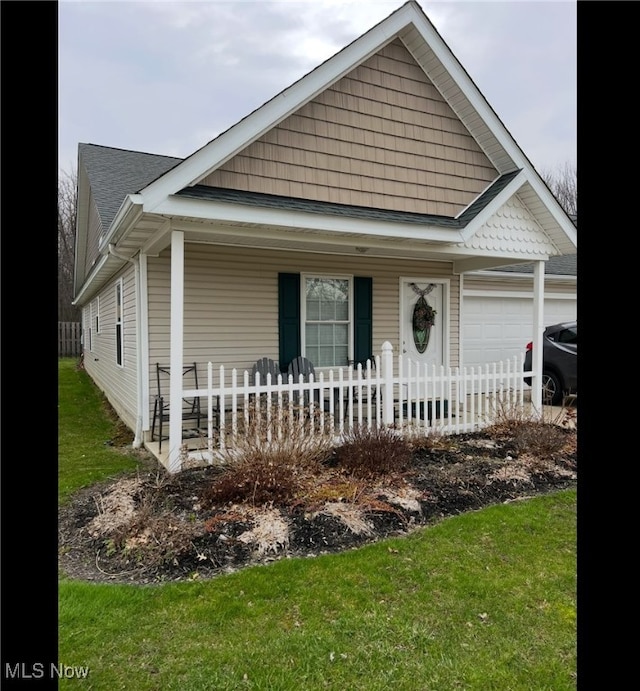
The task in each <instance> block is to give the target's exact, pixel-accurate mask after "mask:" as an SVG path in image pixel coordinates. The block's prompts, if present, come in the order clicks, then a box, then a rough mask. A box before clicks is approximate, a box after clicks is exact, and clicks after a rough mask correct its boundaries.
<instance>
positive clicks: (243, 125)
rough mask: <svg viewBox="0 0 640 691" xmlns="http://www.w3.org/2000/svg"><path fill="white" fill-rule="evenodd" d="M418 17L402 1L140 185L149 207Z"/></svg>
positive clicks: (193, 180)
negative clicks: (282, 87) (353, 39)
mask: <svg viewBox="0 0 640 691" xmlns="http://www.w3.org/2000/svg"><path fill="white" fill-rule="evenodd" d="M418 18H419V14H418V12H417V11H416V9H415V7H413V6H412V5H411V3H409V4H407V5H403V6H402V7H401V8H400V9H399V10H397V11H396V12H394V13H393V14H392V15H390V16H389V17H387V19H385V20H383V21H382V22H380V23H379V24H378V25H376V26H374V27H373V28H372V29H370V30H369V31H367V32H366V33H365V34H363V35H362V36H360V38H357V39H356V40H355V41H354V42H353V43H351V44H349V45H348V46H347V47H346V48H343V49H342V50H341V51H340V52H339V53H336V54H335V55H334V56H333V57H331V58H329V59H328V60H327V61H325V62H324V63H322V64H321V65H319V66H318V67H316V68H315V69H314V70H313V71H312V72H309V73H308V74H307V75H305V76H304V77H302V78H301V79H299V80H298V81H297V82H295V83H294V84H292V85H291V86H289V87H287V88H286V89H285V90H284V91H281V92H280V93H279V94H278V95H277V96H275V97H274V98H272V99H271V100H270V101H267V103H265V104H264V105H262V106H260V108H258V109H257V110H255V111H254V112H253V113H251V114H249V115H248V116H247V117H245V118H244V119H242V120H240V121H239V122H238V123H237V124H235V125H233V126H232V127H231V128H230V129H228V130H227V131H226V132H223V133H222V134H220V135H219V136H218V137H217V138H216V139H214V140H213V141H211V142H209V143H208V144H206V145H205V146H204V147H202V148H201V149H199V150H198V151H196V152H195V153H193V154H192V155H191V156H189V157H188V158H186V159H185V160H184V161H183V162H182V163H179V164H178V165H177V166H176V167H175V168H172V169H171V170H170V171H169V172H168V173H166V174H165V175H163V176H162V177H160V178H158V179H157V180H155V181H154V182H152V183H151V184H150V185H149V186H148V187H146V188H144V189H143V190H141V193H142V194H143V196H144V198H145V206H146V208H147V209H148V210H149V211H156V205H158V204H159V203H161V202H162V200H163V199H164V198H166V197H167V196H168V195H170V194H173V193H175V192H176V191H177V190H180V189H182V188H184V187H189V186H190V185H193V184H195V183H196V182H198V181H199V180H201V179H202V178H203V177H205V176H206V175H208V174H209V173H211V172H212V171H213V170H215V169H216V168H217V167H219V166H220V165H222V164H223V163H225V162H226V161H228V160H229V159H230V158H232V157H233V156H234V155H235V154H236V153H238V152H239V151H240V150H242V149H243V148H245V147H246V146H248V145H249V144H250V143H251V142H252V141H254V140H255V139H257V138H258V137H260V136H261V135H263V134H264V133H265V132H267V131H269V130H270V129H271V128H273V127H275V125H277V124H278V123H279V122H280V121H281V120H283V119H284V118H286V117H287V116H288V115H290V114H291V113H294V112H295V111H296V110H298V109H299V108H301V107H302V106H303V105H304V104H305V103H307V102H308V101H310V100H311V99H312V98H314V97H315V96H317V95H318V94H319V93H321V92H322V91H324V90H325V89H326V88H327V87H329V86H330V85H331V84H333V83H334V82H336V81H337V80H338V79H340V78H341V77H343V76H344V75H345V74H347V73H348V72H350V71H351V70H352V69H353V68H354V67H355V66H356V65H358V64H359V63H360V62H362V61H363V60H366V59H367V58H368V57H370V56H371V55H373V54H374V53H376V52H377V51H378V50H380V48H382V47H383V46H384V45H386V44H387V43H389V41H391V40H392V39H393V38H395V37H396V36H397V35H398V33H399V32H400V31H401V30H402V29H404V28H405V27H406V26H407V25H408V24H409V23H410V22H412V21H416V19H418Z"/></svg>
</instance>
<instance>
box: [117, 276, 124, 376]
mask: <svg viewBox="0 0 640 691" xmlns="http://www.w3.org/2000/svg"><path fill="white" fill-rule="evenodd" d="M123 351H124V334H123V328H122V279H120V280H119V281H118V282H117V283H116V362H117V363H118V365H122V361H123Z"/></svg>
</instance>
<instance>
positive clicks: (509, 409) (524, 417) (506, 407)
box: [485, 398, 540, 437]
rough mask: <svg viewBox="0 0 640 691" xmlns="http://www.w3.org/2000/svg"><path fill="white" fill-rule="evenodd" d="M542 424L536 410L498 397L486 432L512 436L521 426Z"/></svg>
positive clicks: (499, 435)
mask: <svg viewBox="0 0 640 691" xmlns="http://www.w3.org/2000/svg"><path fill="white" fill-rule="evenodd" d="M532 424H534V425H535V424H540V420H539V417H538V416H537V415H536V413H535V411H533V410H527V409H525V408H524V407H522V406H520V405H518V404H515V403H510V402H509V401H505V400H503V399H500V398H498V399H497V400H496V402H495V408H494V411H493V414H492V416H491V421H490V424H489V425H488V426H487V427H486V428H485V432H486V433H487V434H489V435H491V436H495V437H510V436H511V435H512V434H513V433H514V432H515V431H516V430H517V429H518V428H519V427H522V426H525V427H526V426H529V425H532Z"/></svg>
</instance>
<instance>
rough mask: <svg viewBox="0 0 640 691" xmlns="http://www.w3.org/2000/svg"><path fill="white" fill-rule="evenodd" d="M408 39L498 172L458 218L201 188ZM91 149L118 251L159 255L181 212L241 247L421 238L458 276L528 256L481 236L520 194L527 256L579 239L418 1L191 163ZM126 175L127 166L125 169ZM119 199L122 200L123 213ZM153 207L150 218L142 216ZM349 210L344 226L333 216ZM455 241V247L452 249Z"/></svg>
mask: <svg viewBox="0 0 640 691" xmlns="http://www.w3.org/2000/svg"><path fill="white" fill-rule="evenodd" d="M398 41H400V42H401V43H402V45H403V46H404V48H406V51H408V54H409V56H410V59H413V60H414V61H415V64H416V65H418V66H419V69H421V70H422V72H423V73H424V75H425V76H426V78H427V79H428V80H429V82H430V83H431V84H433V86H434V87H435V88H436V89H437V91H438V92H439V94H440V96H441V97H442V99H444V102H445V103H446V105H447V107H448V108H450V109H451V111H453V113H454V116H455V117H456V118H458V119H459V120H460V122H462V124H463V126H464V127H465V128H466V130H465V131H466V132H468V133H470V135H471V137H472V138H473V141H474V142H475V143H476V145H477V146H478V147H479V148H480V150H481V151H482V154H483V155H484V156H486V159H487V160H488V161H489V162H490V165H492V166H494V169H495V178H494V179H493V180H492V181H490V182H489V183H488V184H487V186H486V188H485V189H484V190H483V191H481V192H480V193H479V194H478V195H477V196H476V198H475V199H473V200H472V201H471V203H469V204H468V205H467V207H466V208H464V209H463V210H462V211H461V212H460V213H458V215H457V216H456V217H448V216H434V215H433V214H411V213H408V212H405V213H403V212H394V211H386V210H385V211H383V210H381V209H373V208H365V207H363V206H359V207H355V206H351V205H345V204H333V203H327V202H319V201H311V200H304V199H300V198H296V197H284V196H279V197H278V196H276V195H265V194H258V193H256V192H253V193H251V192H241V191H239V190H230V189H224V190H223V189H221V188H215V187H211V186H209V185H206V186H205V185H202V184H200V183H201V181H203V179H204V178H206V177H207V176H209V175H210V174H211V173H212V172H213V171H216V170H217V169H219V168H221V167H222V166H224V165H225V163H227V162H228V161H230V160H231V159H232V158H234V156H236V155H237V154H238V153H239V152H241V151H243V150H244V149H246V148H247V147H248V146H249V145H251V144H252V143H253V142H255V141H256V140H258V139H259V138H260V137H262V136H263V135H265V133H268V132H271V131H272V130H273V129H274V128H276V127H277V126H278V125H279V124H280V123H282V122H283V121H284V120H285V119H286V118H288V117H289V116H290V115H292V114H293V113H296V112H297V111H298V110H299V109H301V108H302V107H303V106H305V105H306V104H308V103H309V102H311V101H312V100H313V99H315V98H316V97H317V96H318V95H319V94H322V93H324V92H325V90H327V89H329V88H330V87H331V86H332V85H334V84H335V83H336V82H338V81H339V80H340V79H342V78H343V77H344V76H345V75H348V74H349V73H350V72H351V71H352V70H354V69H355V68H356V67H358V66H359V65H361V64H362V63H364V62H365V61H367V60H368V59H369V58H371V57H372V56H374V55H376V54H378V52H379V51H381V50H383V49H385V47H386V46H388V45H389V44H390V43H392V42H398ZM81 154H82V156H83V157H84V158H83V160H84V161H85V162H86V164H87V173H88V175H89V177H90V178H91V179H92V183H91V184H92V188H93V189H94V190H95V192H96V194H94V198H95V203H96V207H97V208H98V209H99V213H100V217H101V220H102V223H103V226H102V227H103V234H102V236H101V238H100V242H99V251H100V253H101V254H102V255H103V256H105V255H106V254H108V252H109V248H110V247H113V249H114V250H115V251H116V252H118V251H119V252H120V253H121V254H122V252H123V250H124V255H126V256H132V255H133V254H134V253H135V252H136V251H137V250H138V249H139V248H141V247H144V248H145V252H157V251H159V250H160V249H162V247H163V246H166V244H168V234H167V229H168V228H169V227H170V226H169V224H168V222H167V221H166V219H167V218H173V219H178V220H179V219H183V220H189V221H191V220H200V221H209V222H213V223H214V224H215V226H216V227H215V232H216V233H217V235H216V236H215V237H217V238H218V239H219V241H227V240H226V239H224V238H227V239H228V238H229V235H227V236H224V238H223V231H224V229H225V228H226V229H227V232H233V237H234V241H237V242H239V243H241V242H247V243H248V242H249V241H250V237H254V238H255V237H257V234H259V233H260V232H263V233H271V236H270V239H269V242H270V243H272V244H270V245H269V246H273V247H276V246H280V247H285V248H290V249H293V248H303V244H304V242H308V241H309V239H310V238H311V236H310V235H309V233H310V232H311V233H314V234H315V236H314V238H313V240H312V242H316V238H320V235H322V234H324V237H323V238H322V242H324V243H326V244H325V245H324V246H323V249H327V248H329V247H331V248H333V251H337V248H338V244H336V243H334V241H333V239H332V238H336V237H337V236H338V235H341V236H342V238H343V239H344V240H345V241H349V242H351V241H354V240H358V242H357V243H356V244H358V245H362V244H367V240H368V239H369V238H371V239H372V240H373V239H376V238H377V240H379V241H380V242H381V243H386V245H385V246H384V248H383V249H384V251H385V252H388V251H390V252H391V254H390V256H391V255H393V252H395V251H398V252H400V251H404V252H405V255H404V256H407V255H406V252H407V248H408V247H409V245H408V244H407V245H405V246H404V249H401V242H402V241H407V242H409V243H413V245H412V249H411V250H410V251H412V252H413V251H414V250H415V251H416V252H417V254H416V255H415V256H418V255H419V254H420V253H421V252H424V253H423V254H422V255H421V256H426V254H427V253H428V252H429V251H430V248H431V249H433V248H434V247H436V246H438V252H439V258H441V259H443V260H449V261H453V262H455V268H454V270H455V271H457V272H461V271H468V270H474V269H482V268H490V267H492V266H500V265H501V264H502V263H503V262H504V261H505V257H508V258H509V259H510V257H511V256H513V259H514V261H517V255H518V252H517V251H513V252H512V250H508V251H502V253H498V254H495V253H494V249H495V248H496V244H495V242H493V240H491V239H490V238H493V235H491V236H490V238H486V237H485V238H480V239H479V241H478V242H475V241H474V235H475V234H476V233H477V232H478V231H480V230H482V229H483V227H484V225H483V224H485V223H487V222H491V223H493V225H494V226H495V225H496V224H497V225H499V223H500V221H499V220H497V221H496V219H495V215H496V214H499V213H500V209H501V208H502V207H503V206H504V205H505V204H507V203H509V201H510V200H511V199H512V198H514V197H515V196H516V195H517V197H518V199H519V201H518V204H524V205H525V206H526V209H527V213H530V214H531V218H532V222H533V224H534V225H535V228H536V230H535V232H537V233H539V237H540V238H541V239H540V240H535V242H529V243H528V246H527V247H526V248H524V246H523V250H522V252H521V253H520V255H521V259H525V258H527V257H526V255H527V254H529V255H531V254H535V255H537V256H539V257H541V258H548V257H549V256H553V255H554V254H570V253H574V252H575V250H576V247H577V234H576V232H575V228H574V226H573V224H572V223H571V220H570V219H569V217H568V216H567V214H566V213H565V211H564V210H563V209H562V207H561V206H560V204H559V203H558V201H557V200H556V198H555V197H554V195H553V194H552V193H551V191H550V190H549V188H548V187H547V185H546V184H545V183H544V181H543V180H542V179H541V178H540V176H539V175H538V174H537V172H536V171H535V169H534V168H533V166H532V164H531V163H530V162H529V160H528V159H527V157H526V156H525V154H524V153H523V152H522V150H521V149H520V148H519V146H518V145H517V143H516V142H515V140H514V139H513V138H512V137H511V135H510V134H509V132H508V131H507V129H506V128H505V126H504V124H503V123H502V122H501V120H500V119H499V118H498V116H497V115H496V113H495V112H494V111H493V109H492V108H491V106H489V104H488V103H487V101H486V100H485V98H484V97H483V96H482V94H481V93H480V91H479V90H478V88H477V87H476V85H475V84H474V82H473V81H472V80H471V78H470V77H469V75H468V74H467V72H466V71H465V70H464V68H463V67H462V65H461V64H460V63H459V62H458V60H457V59H456V58H455V56H454V55H453V53H452V52H451V50H450V49H449V48H448V46H447V45H446V44H445V42H444V41H443V40H442V38H441V37H440V35H439V33H438V32H437V31H436V29H435V27H434V26H433V25H432V24H431V22H430V21H429V19H428V18H427V16H426V15H425V13H424V12H423V11H422V9H421V7H420V6H419V5H418V3H417V2H415V0H409V1H408V2H406V3H405V4H404V5H402V6H401V7H400V8H399V9H398V10H396V11H395V12H393V13H392V14H390V15H389V16H388V17H387V18H386V19H384V20H383V21H381V22H380V23H378V24H377V25H375V26H374V27H373V28H371V29H370V30H369V31H367V32H366V33H364V34H363V35H362V36H360V37H359V38H357V39H355V40H354V41H353V42H351V43H350V44H349V45H348V46H346V47H345V48H343V49H342V50H341V51H339V52H338V53H336V54H335V55H334V56H333V57H331V58H329V59H328V60H326V61H325V62H323V63H322V64H321V65H319V66H318V67H317V68H315V69H314V70H312V71H311V72H309V73H308V74H307V75H305V76H304V77H302V78H301V79H299V80H298V81H297V82H295V83H294V84H293V85H291V86H290V87H288V88H286V89H284V90H283V91H282V92H280V93H279V94H278V95H276V96H275V97H274V98H272V99H271V100H269V101H267V102H266V103H265V104H263V105H262V106H261V107H259V108H258V109H256V110H254V111H253V112H252V113H250V114H249V115H247V116H246V117H245V118H243V119H242V120H240V121H239V122H238V123H236V124H235V125H233V126H232V127H230V128H229V129H228V130H226V131H225V132H223V133H222V134H220V135H219V136H217V137H216V138H215V139H213V140H212V141H210V142H209V143H207V144H206V145H205V146H203V147H202V148H200V149H199V150H197V151H196V152H194V153H193V154H191V155H190V156H188V157H187V158H185V159H176V158H173V157H165V156H154V155H152V154H141V153H138V152H131V151H124V150H116V149H110V148H108V147H96V146H95V145H81ZM118 157H120V161H119V162H118V161H116V158H118ZM122 162H124V166H122ZM90 170H91V172H89V171H90ZM123 171H127V175H126V176H125V177H123ZM94 181H95V183H96V184H95V186H94ZM126 188H128V189H127V190H126V191H125V189H126ZM99 189H101V192H100V193H99V194H97V192H98V190H99ZM123 193H124V194H125V197H124V200H122V194H123ZM118 199H120V202H121V203H120V206H119V207H118V209H117V211H115V212H114V210H115V207H116V205H117V204H118ZM143 215H144V218H145V219H146V221H145V223H143V224H141V223H140V220H141V219H142V217H143ZM338 216H339V217H340V218H339V221H340V223H337V222H336V221H335V220H332V217H334V218H335V217H338ZM154 224H155V225H154ZM192 226H193V224H192ZM199 226H200V227H202V224H199ZM239 227H240V228H243V229H244V230H243V233H238V232H237V229H238V228H239ZM260 229H262V230H260ZM284 229H287V230H288V231H293V233H292V232H289V233H288V234H287V238H286V239H285V238H284V236H283V235H282V233H281V230H284ZM492 232H493V230H487V231H486V233H487V234H489V233H492ZM154 233H155V236H153V234H154ZM279 233H280V235H278V234H279ZM152 236H153V237H152ZM211 237H214V235H213V234H212V235H211ZM262 237H263V239H264V238H265V237H266V235H264V236H262ZM542 238H544V239H542ZM198 239H200V237H199V238H198ZM203 239H204V238H203ZM529 239H531V237H530V238H529ZM216 241H217V240H216ZM398 241H400V242H398ZM416 242H420V243H421V247H418V246H417V245H416ZM507 242H508V239H507ZM278 243H280V244H278ZM390 243H392V244H393V245H394V247H393V248H391V245H390ZM536 243H538V244H536ZM445 245H446V246H447V248H446V249H447V253H441V250H442V248H443V247H444V246H445ZM309 247H311V244H310V245H309ZM381 247H382V246H381ZM532 250H533V251H532ZM381 251H382V249H381ZM124 255H122V256H124ZM395 256H400V255H399V254H398V255H395ZM103 275H104V273H103ZM88 280H89V281H91V280H92V277H91V276H90V277H89V278H88Z"/></svg>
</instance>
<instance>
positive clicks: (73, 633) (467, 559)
mask: <svg viewBox="0 0 640 691" xmlns="http://www.w3.org/2000/svg"><path fill="white" fill-rule="evenodd" d="M78 375H82V376H78ZM85 376H86V375H84V373H78V372H75V371H74V370H72V369H64V365H63V369H62V370H61V398H62V397H63V396H64V395H73V396H74V397H76V396H77V394H78V391H77V389H80V390H82V391H85V407H83V408H82V410H83V415H85V418H86V419H88V418H89V417H91V418H93V414H91V415H89V414H88V412H87V410H86V408H88V407H90V406H93V405H96V406H97V411H98V412H96V417H99V410H100V409H101V408H100V405H101V404H100V401H101V397H100V396H89V395H87V392H86V389H85V387H86V381H85V380H84V377H85ZM66 379H69V381H68V382H67V385H68V386H67V388H66V391H65V392H64V394H63V387H62V384H63V381H64V380H66ZM90 388H91V387H90V386H89V389H90ZM66 423H67V424H71V423H72V420H71V418H66ZM64 424H65V423H64V420H63V418H62V417H61V421H60V425H61V427H62V426H63V425H64ZM86 424H87V422H86V420H85V421H83V426H84V425H86ZM89 427H91V425H89ZM103 429H105V428H103V427H101V426H100V425H99V424H98V423H97V421H95V420H94V427H93V429H85V432H86V434H87V438H88V439H89V444H88V445H89V446H90V447H91V448H92V449H93V448H94V447H95V449H94V450H95V451H96V452H97V451H100V452H102V453H105V452H106V451H107V450H105V449H103V448H101V443H102V441H103V440H104V439H106V438H109V436H108V434H107V436H106V437H105V436H104V433H103ZM107 429H108V425H107ZM61 433H62V430H61ZM92 439H93V440H94V441H93V443H92V442H91V440H92ZM98 439H100V440H101V443H100V444H98V443H97V440H98ZM78 442H79V443H80V438H78ZM110 452H111V453H112V454H113V453H114V452H113V450H110ZM93 453H94V451H90V450H89V449H87V456H85V457H91V459H92V461H94V462H93V463H91V464H89V463H88V462H87V463H86V465H87V467H90V468H91V469H92V472H91V473H89V474H86V475H85V474H84V473H78V472H77V471H75V470H73V469H72V470H70V471H69V472H68V477H69V480H68V486H69V487H71V486H72V485H73V484H74V483H75V484H76V485H78V483H79V482H80V483H84V482H86V481H88V479H89V477H93V478H94V479H97V477H98V476H99V475H100V464H99V462H98V461H97V460H96V459H95V458H93ZM60 463H61V466H62V465H63V464H64V463H65V461H64V460H63V457H62V456H61V460H60ZM129 463H130V467H133V461H130V462H129ZM107 466H108V467H107ZM122 469H124V466H120V467H117V466H111V465H109V463H107V464H106V466H105V467H104V469H103V471H102V472H103V476H105V475H110V474H112V473H114V472H117V471H119V470H122ZM63 472H64V469H63V468H62V467H61V473H63ZM59 593H60V594H59V659H60V660H61V661H62V662H63V663H64V664H66V665H75V666H85V667H89V668H90V672H89V675H88V677H87V679H86V680H84V681H82V680H78V679H62V680H60V688H61V689H65V688H72V687H73V688H78V687H84V688H91V689H109V690H110V691H111V690H114V689H135V690H136V691H138V690H139V691H144V690H147V689H148V690H150V691H151V690H152V689H153V690H155V689H163V690H165V689H167V690H171V689H176V690H177V689H180V690H181V691H188V690H190V689H193V690H208V689H214V690H218V689H220V690H224V689H270V690H277V691H280V690H283V691H284V690H288V689H291V690H292V691H293V690H295V691H300V690H302V691H306V690H309V691H313V690H315V689H327V688H328V689H349V690H359V689H362V690H363V691H377V690H378V689H380V690H381V691H382V690H383V689H384V690H385V691H386V690H387V689H390V688H393V689H400V690H403V689H406V690H407V691H413V690H414V689H415V690H419V691H423V690H429V689H434V690H438V691H441V690H442V691H446V690H448V689H478V690H482V691H485V690H491V689H497V690H503V689H504V690H507V689H508V690H517V689H522V690H523V691H524V690H526V691H531V690H534V691H535V690H538V689H539V690H541V691H542V690H547V689H548V690H549V691H563V690H564V689H567V690H568V689H574V688H575V687H576V678H575V674H576V492H575V490H568V491H564V492H558V493H555V494H553V495H547V496H541V497H536V498H533V499H530V500H527V501H521V502H514V503H511V504H506V505H498V506H494V507H490V508H488V509H484V510H482V511H478V512H471V513H468V514H465V515H462V516H457V517H453V518H449V519H447V520H444V521H442V522H441V523H439V524H437V525H434V526H431V527H428V528H424V529H420V530H418V531H416V532H415V533H414V534H412V535H410V536H409V537H406V538H396V539H392V540H385V541H383V542H380V543H378V544H375V545H369V546H367V547H364V548H362V549H358V550H353V551H349V552H345V553H343V554H338V555H327V556H322V557H317V558H310V559H287V560H283V561H279V562H276V563H273V564H270V565H267V566H255V567H252V568H249V569H246V570H244V571H241V572H238V573H235V574H230V575H226V576H221V577H218V578H216V579H214V580H211V581H208V582H198V581H194V582H189V583H176V584H166V585H156V586H134V585H130V586H124V585H102V584H88V583H80V582H74V581H69V580H65V579H63V580H61V582H60V591H59Z"/></svg>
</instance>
